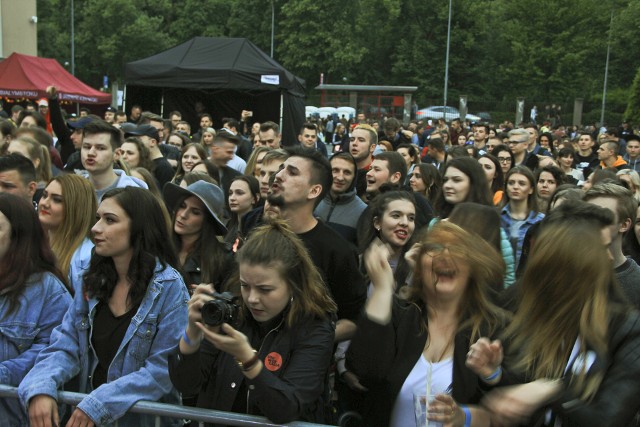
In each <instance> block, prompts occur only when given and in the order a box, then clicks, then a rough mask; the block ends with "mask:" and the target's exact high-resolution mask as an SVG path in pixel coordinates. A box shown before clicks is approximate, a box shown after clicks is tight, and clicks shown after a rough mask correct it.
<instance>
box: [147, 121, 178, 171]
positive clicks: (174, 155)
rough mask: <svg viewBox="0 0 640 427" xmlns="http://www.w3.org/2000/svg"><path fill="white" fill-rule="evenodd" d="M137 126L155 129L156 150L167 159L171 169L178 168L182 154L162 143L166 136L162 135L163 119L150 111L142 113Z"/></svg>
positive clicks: (171, 146) (175, 148)
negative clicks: (156, 137) (156, 134)
mask: <svg viewBox="0 0 640 427" xmlns="http://www.w3.org/2000/svg"><path fill="white" fill-rule="evenodd" d="M138 124H140V125H151V126H153V127H154V128H156V129H157V131H158V148H159V149H160V152H161V153H162V155H163V156H164V158H165V159H167V161H168V162H169V164H170V165H171V167H172V168H176V167H178V161H179V160H180V157H182V153H181V152H180V149H179V148H177V147H174V146H173V145H170V144H165V143H163V141H164V140H165V137H166V135H165V133H164V119H163V118H162V116H160V115H158V114H156V113H152V112H151V111H144V112H143V113H142V116H141V117H140V121H139V123H138Z"/></svg>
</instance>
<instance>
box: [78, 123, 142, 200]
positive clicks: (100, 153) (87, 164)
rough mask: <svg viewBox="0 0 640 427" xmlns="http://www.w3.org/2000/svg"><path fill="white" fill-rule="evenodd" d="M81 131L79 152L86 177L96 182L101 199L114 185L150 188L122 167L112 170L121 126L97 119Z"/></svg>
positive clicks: (118, 186)
mask: <svg viewBox="0 0 640 427" xmlns="http://www.w3.org/2000/svg"><path fill="white" fill-rule="evenodd" d="M82 134H83V136H82V148H81V150H80V153H81V158H82V166H84V168H85V169H86V170H85V171H84V173H83V176H85V177H87V178H89V181H91V183H92V184H93V187H94V188H95V189H96V198H97V199H98V201H100V200H101V199H102V195H103V194H104V193H106V192H107V191H108V190H111V189H112V188H121V187H141V188H147V184H146V183H144V182H143V181H141V180H139V179H137V178H134V177H132V176H128V175H127V174H125V173H124V171H122V170H120V169H117V170H114V169H113V162H114V160H115V156H116V151H117V150H118V149H119V148H120V145H122V133H121V132H120V130H119V129H117V128H115V127H113V126H111V125H110V124H109V123H107V122H105V121H102V120H94V121H92V122H91V123H88V124H87V125H86V126H84V128H83V131H82Z"/></svg>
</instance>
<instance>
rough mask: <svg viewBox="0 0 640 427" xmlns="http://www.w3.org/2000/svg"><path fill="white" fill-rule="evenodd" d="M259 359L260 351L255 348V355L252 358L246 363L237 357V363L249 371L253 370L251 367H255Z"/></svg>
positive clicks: (243, 369)
mask: <svg viewBox="0 0 640 427" xmlns="http://www.w3.org/2000/svg"><path fill="white" fill-rule="evenodd" d="M259 360H260V359H258V352H257V351H256V350H253V357H252V358H251V359H249V360H247V361H246V362H244V363H243V362H241V361H239V360H238V359H236V363H237V364H238V366H239V367H240V369H241V370H242V371H243V372H247V371H249V370H251V368H253V367H254V366H255V364H256V363H258V361H259Z"/></svg>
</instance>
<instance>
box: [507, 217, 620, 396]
mask: <svg viewBox="0 0 640 427" xmlns="http://www.w3.org/2000/svg"><path fill="white" fill-rule="evenodd" d="M614 280H615V277H614V274H613V268H612V267H611V261H610V259H609V256H608V254H607V251H606V249H605V246H604V245H603V243H602V238H601V228H599V227H598V226H596V225H592V224H588V223H585V222H578V223H573V224H572V225H571V226H567V224H566V223H564V224H563V223H557V224H548V225H546V226H545V227H544V228H543V230H542V231H541V233H540V235H539V237H538V238H537V239H536V243H535V247H534V250H533V251H532V255H531V256H530V257H529V261H528V263H527V267H526V269H525V272H524V275H523V278H522V283H521V289H520V294H519V306H518V310H517V311H516V314H515V316H514V318H513V322H511V324H510V325H509V327H508V328H507V329H506V330H505V339H506V340H507V341H508V342H509V343H510V344H509V346H508V348H507V350H508V353H507V354H508V360H510V361H511V362H510V366H512V367H513V368H514V369H515V370H517V371H520V372H523V373H525V374H527V375H528V376H529V377H530V378H532V379H541V378H548V379H558V378H562V376H563V375H564V371H565V368H566V365H567V361H568V360H569V356H570V354H571V351H572V348H573V343H574V342H575V341H576V339H577V338H580V343H581V345H580V350H579V355H581V356H582V357H584V356H585V355H586V353H587V350H588V349H592V350H594V351H595V352H596V353H597V354H598V355H600V356H602V355H603V354H605V353H606V352H607V334H608V326H609V321H610V319H611V315H612V311H613V305H612V304H611V303H610V299H609V298H610V294H611V293H612V286H615V282H614ZM601 381H602V375H599V376H598V375H595V376H591V377H590V378H587V376H586V372H585V371H584V369H583V371H582V372H580V373H579V374H578V375H577V376H574V380H573V384H574V386H575V389H576V390H577V391H579V392H580V393H581V397H582V399H589V398H591V397H593V396H594V395H595V392H596V391H597V389H598V386H599V385H600V382H601Z"/></svg>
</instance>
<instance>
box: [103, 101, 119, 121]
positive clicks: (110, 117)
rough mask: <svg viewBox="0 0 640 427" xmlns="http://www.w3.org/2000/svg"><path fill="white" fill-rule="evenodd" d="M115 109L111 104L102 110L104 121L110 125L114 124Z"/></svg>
mask: <svg viewBox="0 0 640 427" xmlns="http://www.w3.org/2000/svg"><path fill="white" fill-rule="evenodd" d="M116 111H117V110H116V109H115V108H113V107H112V106H111V105H109V106H108V107H107V110H106V111H105V112H104V121H105V122H107V123H109V124H110V125H112V124H114V123H115V121H116Z"/></svg>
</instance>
